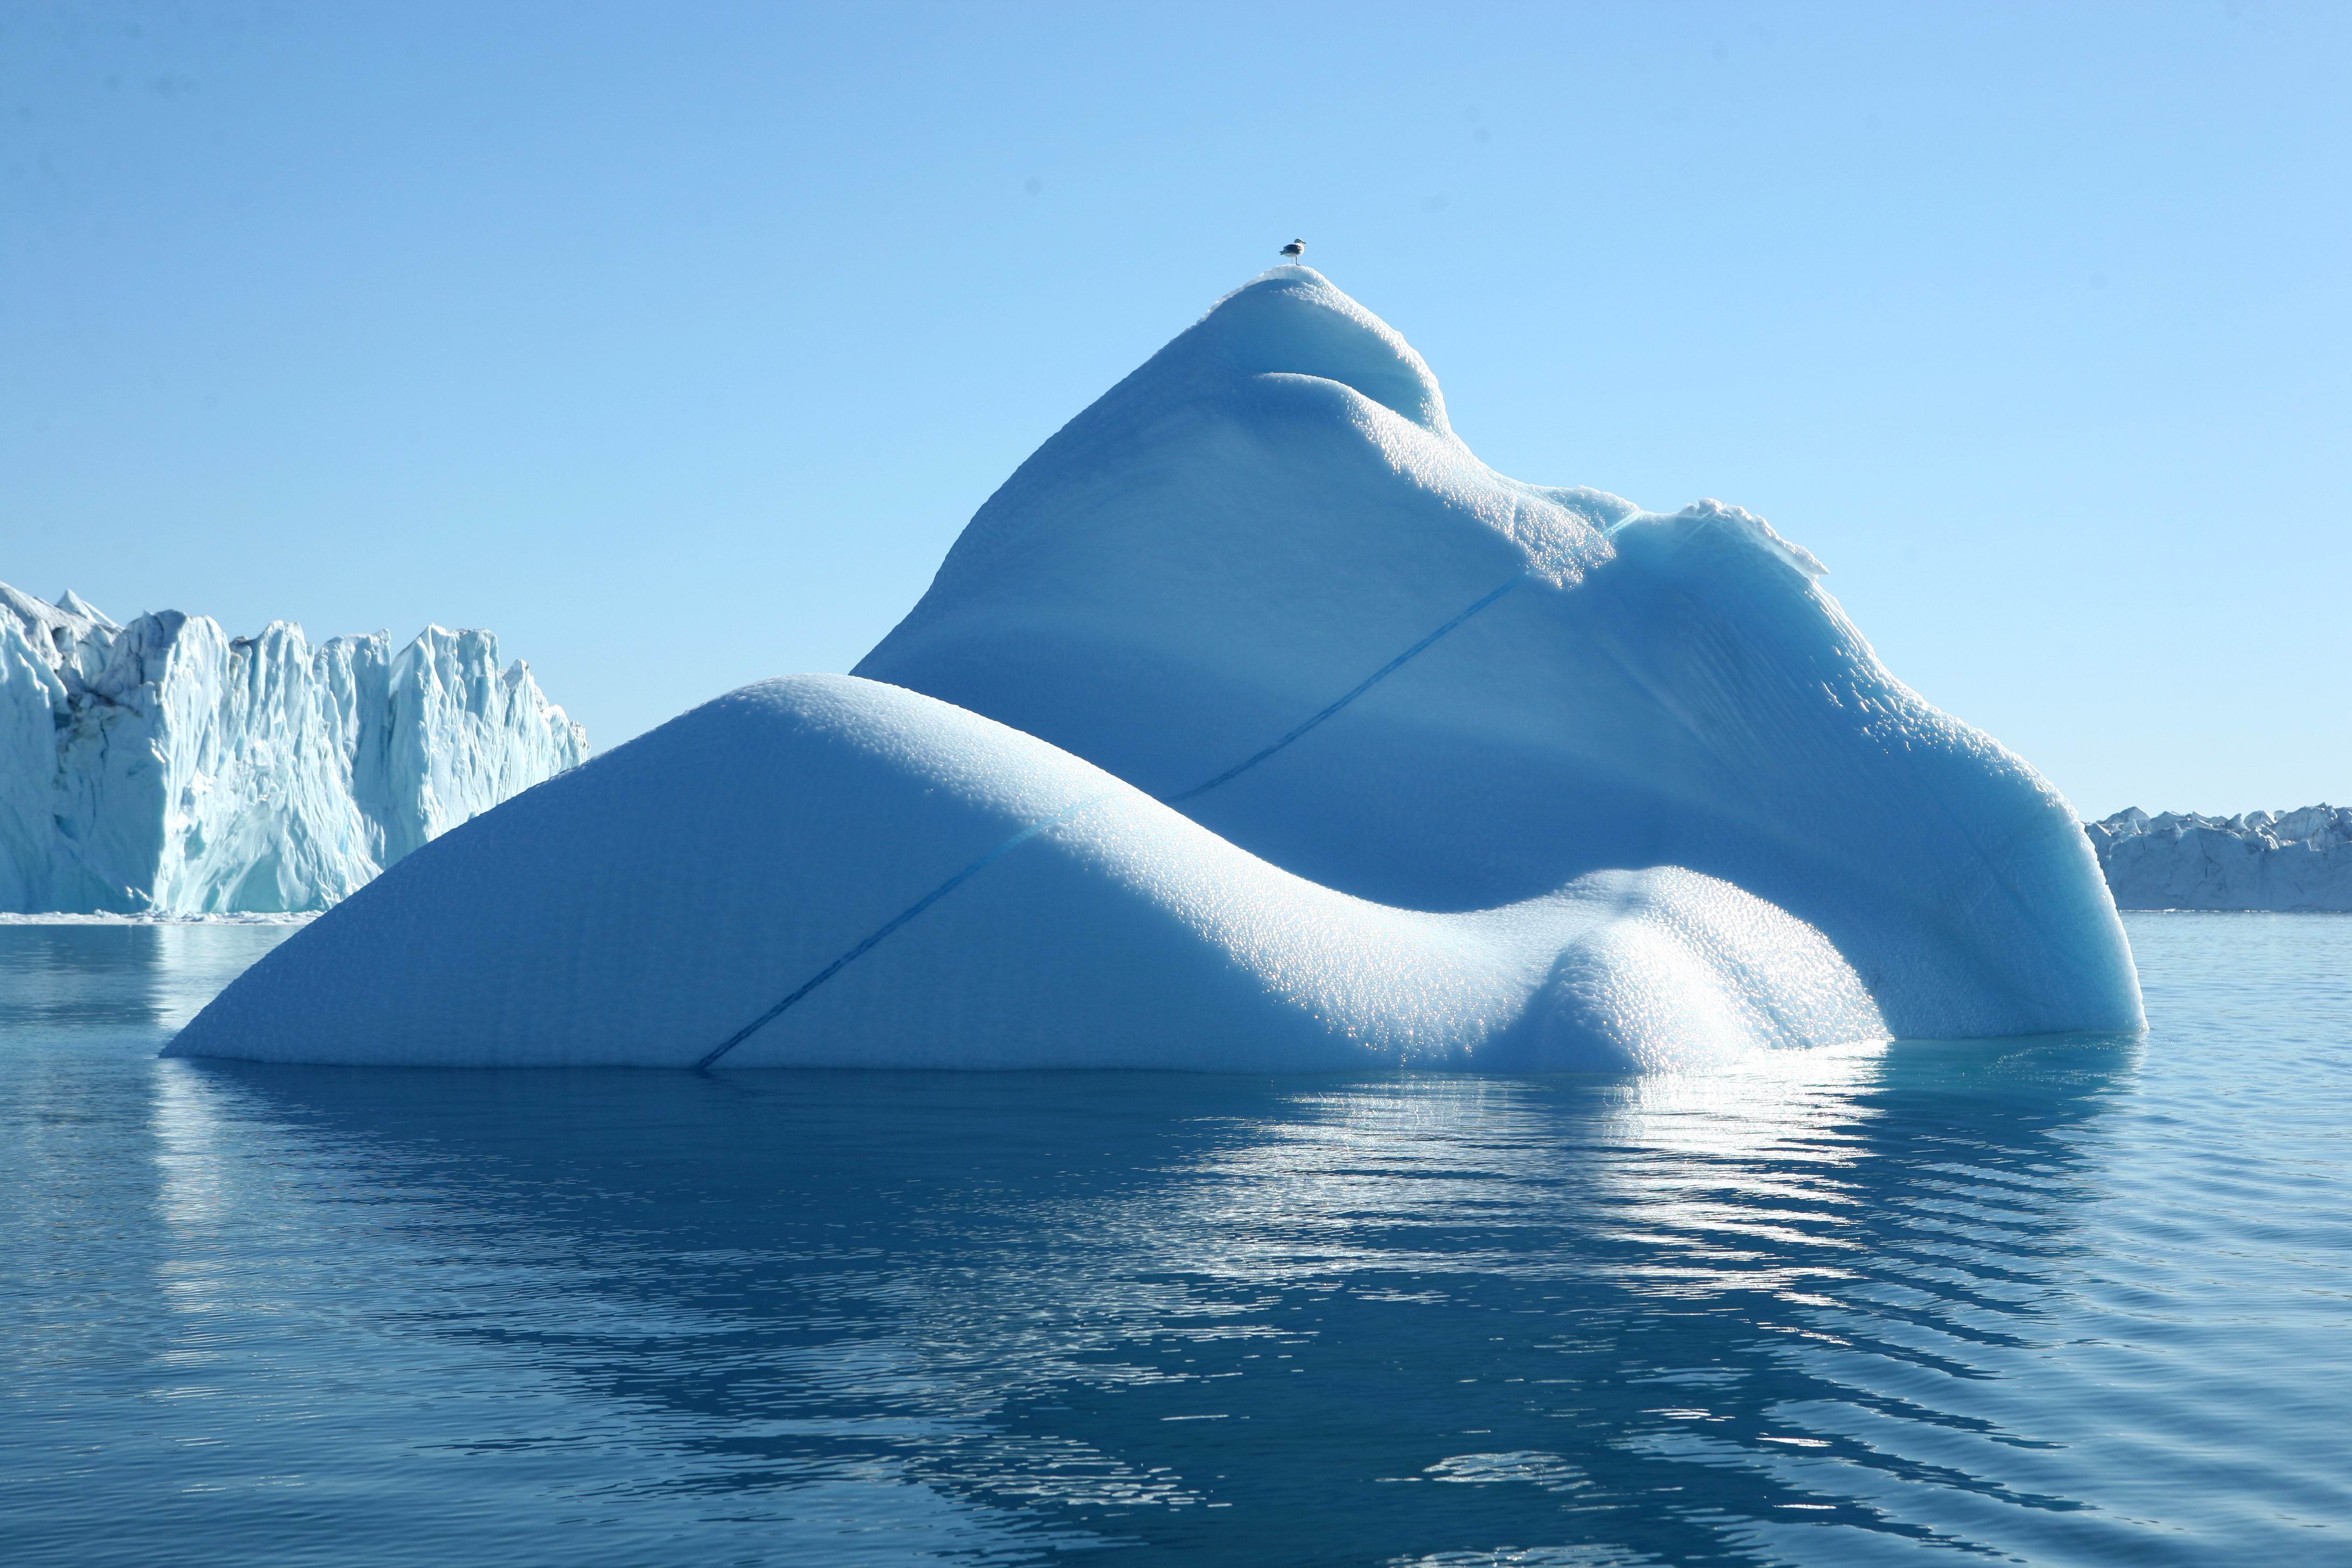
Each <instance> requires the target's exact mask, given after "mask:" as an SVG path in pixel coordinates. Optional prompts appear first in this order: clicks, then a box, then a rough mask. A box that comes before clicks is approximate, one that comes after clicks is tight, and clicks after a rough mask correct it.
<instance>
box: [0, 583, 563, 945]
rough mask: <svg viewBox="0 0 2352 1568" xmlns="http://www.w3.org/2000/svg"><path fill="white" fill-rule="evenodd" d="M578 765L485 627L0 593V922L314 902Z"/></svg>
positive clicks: (544, 706) (555, 722) (556, 722)
mask: <svg viewBox="0 0 2352 1568" xmlns="http://www.w3.org/2000/svg"><path fill="white" fill-rule="evenodd" d="M586 754H587V740H586V735H585V732H584V731H582V730H581V728H580V727H579V726H578V725H576V724H573V723H572V721H570V720H569V719H568V718H566V717H565V715H564V712H563V710H562V709H561V708H558V707H555V706H554V705H553V704H551V703H550V702H549V701H548V700H547V699H546V697H545V696H544V695H543V694H542V693H541V691H540V689H539V686H538V683H537V682H536V681H534V680H533V679H531V676H530V668H529V667H528V666H526V665H524V664H523V663H521V662H520V660H518V661H517V662H515V663H514V664H513V665H511V666H509V668H507V669H506V670H505V671H503V672H500V670H499V668H498V640H497V638H496V637H493V636H491V635H490V634H489V633H488V632H484V631H460V632H453V631H447V630H445V629H444V628H442V627H439V626H432V627H428V628H427V629H426V630H425V633H424V634H423V635H422V636H420V637H417V638H416V639H415V641H414V642H412V643H410V644H409V645H408V646H407V647H404V648H402V649H401V650H400V651H399V652H397V653H394V651H393V650H392V647H391V645H390V642H389V639H388V638H386V637H384V636H383V634H381V633H378V634H376V635H375V636H373V637H336V638H333V639H332V640H331V641H329V642H326V643H324V644H321V645H320V646H319V647H311V646H310V644H309V643H308V642H307V641H306V640H305V639H304V637H303V635H302V632H301V628H300V627H299V626H292V625H290V624H289V623H287V622H284V621H278V622H274V623H272V624H271V625H270V626H269V627H268V629H267V630H265V631H264V632H263V633H262V634H261V635H260V636H259V637H234V638H233V637H227V636H226V635H225V634H224V633H223V632H222V630H221V628H220V626H219V625H218V623H216V622H215V621H214V620H212V619H211V618H210V617H209V616H186V615H183V614H181V613H180V612H178V611H175V610H173V611H164V612H162V613H160V614H156V615H149V616H139V617H138V618H137V619H135V620H133V621H131V623H130V624H129V625H128V626H118V625H116V624H115V623H114V622H113V621H111V620H110V619H109V618H107V617H106V616H104V615H102V614H100V612H99V611H98V610H96V609H95V608H93V607H92V606H91V605H89V604H88V603H86V602H85V601H83V600H81V599H80V598H79V596H77V595H72V594H68V595H65V597H64V598H63V599H61V600H60V601H59V602H58V603H57V604H54V605H52V604H48V603H46V602H44V601H42V600H40V599H37V598H36V597H34V596H33V595H28V594H24V593H20V592H18V591H17V590H16V589H14V588H10V587H8V586H6V585H5V584H0V910H73V911H101V910H106V911H116V912H122V913H133V912H142V911H155V912H164V913H174V914H202V913H220V912H230V911H256V912H276V911H285V910H319V909H324V908H326V907H327V906H328V905H330V904H332V903H334V902H336V901H337V900H341V899H343V898H346V897H348V896H349V895H350V894H352V892H353V891H355V890H357V889H359V888H360V887H361V886H362V884H364V883H365V882H367V881H368V880H369V879H371V878H373V877H374V876H375V875H376V874H377V873H378V872H379V871H380V870H382V868H383V867H385V866H387V865H390V864H391V863H392V862H394V860H397V859H399V858H401V857H402V856H404V855H405V854H407V853H409V852H410V851H412V850H414V849H415V848H416V847H418V846H420V845H422V844H424V843H425V841H426V840H428V839H430V838H433V837H437V836H438V835H440V834H442V833H444V832H446V831H447V830H448V829H449V828H451V827H454V826H457V824H459V823H462V822H465V821H467V820H468V819H470V818H472V817H474V816H479V815H480V814H481V813H483V812H485V811H488V809H489V808H490V807H492V806H494V805H498V804H499V802H500V801H502V800H505V799H507V798H508V797H509V796H510V795H515V794H517V793H519V792H520V791H522V790H524V789H528V788H529V787H530V785H532V784H537V783H539V782H540V781H541V780H543V779H546V778H549V777H551V776H552V775H553V774H555V773H560V772H562V771H563V770H564V769H566V768H570V767H573V766H576V765H577V764H578V763H580V762H581V761H582V760H583V759H584V758H585V756H586Z"/></svg>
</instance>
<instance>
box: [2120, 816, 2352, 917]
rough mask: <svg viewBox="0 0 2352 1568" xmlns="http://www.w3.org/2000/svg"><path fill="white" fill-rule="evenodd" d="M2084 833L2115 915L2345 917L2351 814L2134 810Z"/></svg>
mask: <svg viewBox="0 0 2352 1568" xmlns="http://www.w3.org/2000/svg"><path fill="white" fill-rule="evenodd" d="M2084 832H2085V833H2086V834H2088V835H2089V837H2090V840H2091V846H2092V847H2093V848H2094V849H2095V850H2096V851H2097V852H2098V857H2099V867H2100V868H2101V869H2102V870H2104V871H2105V873H2106V876H2107V886H2108V888H2109V889H2111V890H2113V892H2114V893H2115V896H2116V904H2117V906H2118V907H2120V908H2123V909H2126V910H2337V911H2342V910H2352V807H2346V806H2331V805H2326V803H2324V802H2323V803H2322V804H2320V805H2306V806H2303V807H2301V808H2299V809H2297V810H2294V811H2282V812H2276V813H2273V812H2268V811H2250V812H2246V813H2245V814H2243V815H2242V816H2201V815H2200V814H2199V813H2197V812H2193V811H2189V812H2172V811H2167V812H2161V813H2158V815H2157V816H2149V815H2148V814H2147V813H2146V812H2144V811H2141V810H2139V809H2138V808H2137V807H2134V808H2132V809H2131V810H2128V811H2119V812H2117V813H2116V814H2115V815H2114V816H2110V817H2106V818H2105V819H2104V820H2101V821H2098V822H2093V823H2086V824H2084Z"/></svg>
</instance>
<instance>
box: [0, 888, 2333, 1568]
mask: <svg viewBox="0 0 2352 1568" xmlns="http://www.w3.org/2000/svg"><path fill="white" fill-rule="evenodd" d="M2127 923H2128V924H2129V927H2130V931H2131V937H2132V942H2133V944H2134V947H2135V949H2136V951H2137V953H2138V955H2139V959H2140V963H2141V966H2142V972H2143V974H2144V976H2145V979H2146V982H2147V994H2148V1012H2149V1016H2150V1018H2151V1027H2150V1031H2149V1033H2148V1035H2147V1037H2145V1038H2144V1039H2121V1040H2118V1039H2102V1038H2066V1039H2045V1040H2037V1041H2031V1042H2019V1041H1997V1042H1958V1043H1927V1044H1905V1045H1900V1046H1895V1047H1887V1048H1885V1049H1884V1050H1868V1051H1856V1052H1845V1053H1831V1054H1815V1055H1809V1056H1801V1057H1787V1058H1777V1059H1774V1060H1772V1061H1770V1062H1768V1063H1765V1064H1762V1065H1760V1066H1759V1067H1758V1068H1756V1069H1755V1070H1752V1071H1750V1072H1748V1073H1745V1074H1741V1075H1734V1076H1723V1077H1706V1078H1689V1079H1682V1078H1664V1077H1654V1078H1560V1079H1468V1078H1457V1077H1440V1076H1425V1075H1423V1076H1417V1075H1396V1076H1390V1077H1373V1078H1360V1079H1359V1078H1350V1079H1322V1078H1314V1079H1243V1078H1207V1077H1197V1078H1196V1077H1186V1076H1176V1075H1149V1074H1061V1075H1045V1074H1040V1075H1009V1076H991V1075H950V1074H848V1073H844V1074H815V1073H802V1074H779V1073H770V1074H760V1073H744V1074H735V1075H723V1074H722V1075H719V1076H715V1077H712V1078H707V1079H706V1078H696V1077H692V1076H689V1075H684V1074H661V1073H626V1072H606V1073H593V1072H572V1073H551V1072H474V1073H465V1072H435V1071H415V1070H410V1071H365V1070H350V1069H288V1068H272V1069H257V1068H245V1067H236V1066H229V1065H221V1064H205V1063H196V1062H179V1061H171V1062H162V1061H157V1060H156V1059H155V1058H154V1052H155V1050H156V1048H157V1047H159V1046H160V1045H161V1044H162V1043H163V1040H165V1039H166V1038H168V1037H169V1035H170V1033H171V1031H172V1030H173V1028H174V1027H175V1026H177V1025H178V1024H179V1023H181V1022H183V1021H184V1019H185V1018H186V1017H187V1016H189V1015H190V1014H191V1013H192V1012H193V1011H194V1008H195V1007H197V1006H199V1005H202V1003H203V1001H204V1000H205V998H206V997H208V996H209V995H210V994H213V992H214V991H215V990H216V989H218V988H219V987H220V986H221V985H222V984H226V981H227V980H228V979H229V978H230V977H231V976H232V975H234V974H235V973H236V972H237V970H238V969H239V968H241V967H242V966H243V965H244V964H246V963H250V962H251V961H252V960H253V959H254V958H255V957H257V956H258V955H259V953H260V952H263V951H265V950H266V949H267V948H268V946H269V945H270V944H271V943H272V942H275V941H276V940H278V938H279V937H280V936H282V935H283V934H284V931H283V928H277V929H273V928H267V927H262V928H256V927H238V926H122V925H112V926H89V925H83V926H26V925H14V926H5V927H0V1066H5V1070H0V1191H4V1192H5V1194H6V1199H7V1201H6V1203H5V1205H0V1321H5V1324H6V1328H5V1333H0V1558H5V1561H7V1562H8V1563H18V1564H49V1563H73V1564H77V1565H88V1564H110V1563H142V1564H145V1563H173V1564H191V1565H194V1564H214V1563H220V1564H227V1563H236V1564H239V1565H244V1568H252V1565H268V1564H297V1563H300V1564H313V1563H316V1564H325V1563H334V1564H356V1565H376V1564H387V1565H388V1564H426V1563H434V1564H439V1563H551V1564H553V1563H562V1564H567V1565H576V1564H604V1563H614V1564H618V1563H631V1564H636V1563H691V1564H695V1565H697V1568H719V1565H724V1564H739V1563H743V1564H748V1563H824V1564H857V1563H972V1564H978V1563H991V1564H999V1563H1002V1564H1011V1563H1055V1562H1060V1561H1062V1560H1065V1559H1067V1560H1072V1561H1077V1562H1085V1563H1117V1564H1128V1563H1135V1564H1150V1563H1176V1562H1195V1561H1198V1562H1213V1563H1241V1564H1255V1563H1265V1564H1276V1563H1280V1564H1305V1563H1335V1564H1336V1563H1349V1564H1354V1563H1393V1564H1433V1565H1434V1564H1447V1565H1454V1564H1461V1565H1468V1564H1485V1563H1519V1564H1578V1565H1589V1564H1602V1563H1803V1564H1826V1563H1906V1562H1916V1561H1925V1560H1941V1559H1957V1558H1958V1557H1961V1556H1965V1557H1971V1558H1979V1559H1984V1560H1991V1561H2011V1562H2025V1563H2037V1564H2041V1563H2330V1562H2334V1563H2342V1562H2347V1561H2352V1437H2347V1432H2352V1416H2347V1414H2346V1412H2347V1408H2352V1332H2348V1331H2352V1217H2347V1216H2352V1169H2347V1159H2346V1156H2347V1152H2352V1151H2348V1150H2347V1128H2352V919H2345V918H2340V917H2327V916H2264V915H2243V916H2226V915H2143V916H2133V917H2127Z"/></svg>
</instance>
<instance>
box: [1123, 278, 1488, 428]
mask: <svg viewBox="0 0 2352 1568" xmlns="http://www.w3.org/2000/svg"><path fill="white" fill-rule="evenodd" d="M1195 357H1198V358H1202V359H1208V360H1211V361H1213V362H1214V363H1217V364H1218V365H1219V366H1220V367H1222V368H1224V369H1226V370H1228V371H1238V372H1240V373H1241V374H1244V375H1298V376H1307V377H1310V378H1313V379H1315V380H1318V381H1330V382H1337V383H1338V384H1340V385H1341V386H1345V387H1347V388H1349V390H1351V391H1353V392H1356V393H1358V394H1360V395H1362V396H1364V397H1366V398H1369V399H1370V401H1372V402H1374V403H1377V404H1379V405H1381V407H1383V408H1386V409H1388V410H1389V411H1390V412H1391V413H1393V414H1396V415H1399V416H1402V417H1403V418H1405V419H1407V420H1410V421H1411V422H1412V423H1413V424H1415V425H1417V426H1421V428H1423V429H1424V430H1426V431H1428V432H1429V433H1430V434H1431V435H1433V436H1442V437H1448V438H1451V437H1453V434H1454V427H1453V426H1452V425H1451V424H1449V423H1448V422H1447V420H1446V417H1445V395H1444V393H1443V392H1442V391H1440V390H1439V388H1438V384H1437V377H1436V376H1435V375H1434V374H1432V373H1431V371H1430V368H1429V364H1428V362H1427V361H1425V360H1423V358H1422V357H1421V355H1420V354H1419V353H1416V352H1415V351H1414V349H1413V346H1412V344H1411V343H1409V342H1405V341H1404V337H1403V335H1402V333H1400V332H1399V331H1397V330H1396V329H1395V328H1394V327H1391V326H1390V325H1389V324H1388V323H1387V322H1386V321H1381V319H1380V318H1379V317H1378V316H1376V315H1374V314H1372V312H1371V311H1370V310H1366V309H1365V308H1364V307H1363V306H1361V305H1360V304H1358V303H1357V302H1356V301H1355V300H1353V299H1352V298H1350V297H1349V295H1348V294H1346V293H1344V292H1343V291H1341V290H1340V289H1338V288H1337V287H1335V286H1334V285H1333V284H1332V282H1331V280H1330V279H1328V278H1326V277H1324V276H1323V274H1321V273H1320V272H1318V271H1316V270H1315V268H1312V267H1306V266H1297V265H1291V266H1282V267H1270V268H1267V269H1266V270H1265V271H1264V272H1261V273H1259V274H1258V275H1257V276H1256V277H1255V278H1253V279H1250V280H1249V281H1248V282H1246V283H1244V284H1243V285H1242V286H1241V287H1240V288H1238V289H1234V291H1233V292H1232V293H1230V294H1227V295H1226V296H1225V297H1224V298H1223V299H1222V300H1218V301H1217V302H1216V303H1215V304H1214V305H1212V306H1211V307H1209V310H1208V312H1207V314H1205V315H1203V316H1202V318H1201V320H1200V321H1198V322H1196V323H1195V324H1194V325H1193V327H1192V330H1191V331H1187V332H1185V333H1183V334H1182V335H1181V336H1179V337H1178V338H1177V339H1176V340H1175V341H1174V342H1171V343H1170V344H1169V345H1168V346H1167V347H1166V348H1164V349H1162V350H1160V353H1158V354H1156V355H1154V356H1153V358H1152V360H1151V362H1150V363H1147V365H1146V366H1145V368H1144V370H1143V371H1140V372H1138V373H1137V374H1139V375H1141V374H1147V373H1148V372H1149V371H1150V369H1151V366H1152V365H1154V364H1160V363H1161V362H1163V361H1165V362H1167V363H1168V366H1169V368H1171V369H1172V368H1175V367H1177V366H1181V365H1183V364H1184V363H1185V362H1186V361H1188V360H1191V359H1193V358H1195Z"/></svg>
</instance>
